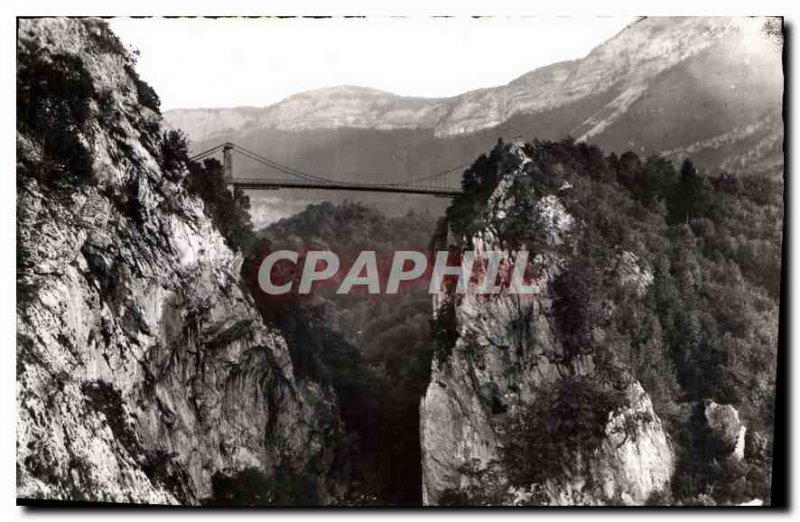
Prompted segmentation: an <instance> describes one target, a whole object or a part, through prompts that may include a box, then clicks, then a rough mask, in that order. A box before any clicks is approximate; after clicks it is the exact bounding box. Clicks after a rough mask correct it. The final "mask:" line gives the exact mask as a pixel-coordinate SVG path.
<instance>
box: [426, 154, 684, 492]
mask: <svg viewBox="0 0 800 522" xmlns="http://www.w3.org/2000/svg"><path fill="white" fill-rule="evenodd" d="M495 153H498V149H496V151H495V152H493V154H495ZM499 155H500V159H499V160H498V165H500V167H499V169H500V172H499V173H498V175H499V182H498V184H497V188H496V189H495V190H494V192H493V194H492V195H491V197H490V198H489V202H488V207H487V208H486V209H485V211H484V212H483V214H482V215H481V216H480V217H478V218H476V222H479V223H483V225H481V226H478V227H477V228H478V232H477V233H475V235H474V236H473V237H471V238H458V237H451V238H450V244H451V245H453V244H455V245H462V247H463V245H464V244H469V245H471V248H473V249H474V250H475V251H476V256H478V257H480V255H481V253H482V252H485V251H487V250H505V249H506V248H507V247H504V246H503V242H502V241H500V238H499V236H498V230H501V229H502V228H503V227H504V226H506V225H505V221H506V220H508V219H512V216H514V215H515V214H518V209H519V208H520V207H524V208H530V209H533V210H532V213H533V214H534V215H531V216H529V221H530V222H534V223H539V224H540V225H541V227H542V229H543V231H544V234H543V237H544V239H543V241H544V247H543V248H542V249H540V250H537V251H535V252H533V253H534V254H535V261H534V266H535V267H536V268H535V270H536V273H537V276H536V278H535V292H534V293H533V294H532V295H519V294H510V293H507V292H503V293H501V294H500V295H499V296H491V297H489V298H487V297H486V296H482V295H479V294H477V293H476V292H475V287H474V282H473V283H471V286H470V289H468V291H467V292H466V294H464V295H451V294H449V293H442V294H440V295H437V296H435V298H434V306H435V309H437V310H439V317H438V318H437V321H442V320H447V318H445V317H444V314H445V313H444V312H443V311H444V310H446V309H447V307H448V306H450V307H452V308H451V310H452V314H451V321H452V325H451V326H452V327H453V328H454V329H455V330H456V331H457V340H456V341H455V342H454V343H453V344H452V345H451V346H445V347H444V348H443V347H441V346H437V348H436V351H437V355H436V357H435V360H434V363H433V370H432V376H431V381H430V385H429V386H428V389H427V392H426V394H425V396H424V398H423V399H422V402H421V405H420V415H421V428H420V430H421V435H420V436H421V447H422V452H423V463H422V465H423V495H424V498H423V501H424V503H425V504H440V503H452V502H453V501H454V499H456V501H458V499H459V498H461V499H462V500H461V501H466V502H468V503H470V504H550V505H575V504H577V505H596V504H610V503H623V504H643V503H645V502H646V501H647V500H648V498H650V496H651V495H653V494H654V493H657V492H659V491H661V490H663V489H665V488H666V487H667V486H668V484H669V480H670V477H671V475H672V473H673V468H674V464H673V461H674V456H673V450H672V447H671V443H670V441H669V439H668V436H667V434H666V432H665V430H664V428H663V427H662V424H661V421H660V419H659V418H658V416H657V415H656V413H655V411H654V409H653V405H652V403H651V400H650V398H649V397H648V395H647V393H646V392H645V391H644V390H643V389H642V387H641V385H640V384H639V383H638V382H637V381H636V380H635V379H633V378H631V377H630V376H628V375H626V374H625V372H624V371H623V370H621V369H619V368H616V367H613V364H612V365H611V366H610V367H609V363H608V362H607V361H601V360H599V359H598V358H597V357H596V356H595V355H594V354H592V353H577V354H574V353H570V352H571V348H570V347H569V346H567V343H566V342H565V340H564V339H563V337H562V336H561V335H560V334H559V333H558V332H557V328H556V327H554V318H553V315H554V313H553V299H552V295H553V288H554V285H556V284H557V283H556V280H557V279H558V277H559V275H560V274H562V273H563V272H564V271H565V269H566V267H567V266H568V264H569V262H570V255H571V254H570V252H574V251H575V249H574V246H573V245H574V243H575V241H576V237H577V235H578V233H579V231H580V229H581V227H582V226H583V224H582V223H581V222H580V220H579V219H577V218H575V217H574V216H571V215H570V214H569V213H568V211H567V210H566V205H564V204H563V203H562V199H563V198H567V197H568V192H569V191H570V190H571V187H570V186H568V184H564V185H563V186H562V187H561V188H560V189H558V190H556V191H555V194H548V195H544V194H542V193H537V192H536V191H534V190H533V189H531V188H525V189H523V191H522V192H519V191H515V185H516V181H517V180H519V179H521V178H522V177H524V176H525V175H526V174H528V173H529V172H526V169H527V168H528V164H529V163H530V159H529V158H528V157H527V156H526V154H525V152H524V151H523V148H522V147H521V146H519V145H517V144H512V145H505V146H499ZM522 185H523V186H527V185H525V184H524V183H523V184H522ZM525 198H529V200H528V201H522V200H523V199H525ZM531 203H532V204H531ZM443 246H444V245H439V248H442V247H443ZM521 248H527V246H525V245H523V246H522V247H521ZM610 269H611V270H614V271H616V273H617V276H616V278H615V279H616V280H617V281H618V285H619V288H620V291H621V292H626V294H625V295H626V298H629V299H632V300H636V299H639V298H640V297H641V295H642V293H643V291H642V287H646V286H647V285H649V284H650V283H651V282H652V274H651V273H650V269H649V268H648V267H646V266H640V262H639V261H638V260H637V258H636V256H635V255H633V254H632V253H623V254H621V255H620V256H619V259H618V260H617V261H615V262H614V263H612V266H611V268H610ZM592 335H594V336H601V335H602V332H601V331H599V330H597V331H594V332H592ZM612 390H613V391H612ZM562 395H563V397H565V398H567V400H568V401H569V400H570V398H572V400H573V402H576V403H577V404H573V406H570V407H569V408H573V409H569V408H568V409H567V410H566V411H567V412H566V413H560V414H559V415H560V417H559V418H560V421H563V422H565V423H568V422H570V421H575V422H576V423H577V428H575V429H577V430H585V431H587V432H593V433H594V435H593V437H594V443H592V444H589V445H584V446H581V445H580V444H579V445H577V446H570V445H569V443H568V442H567V440H566V437H568V436H573V435H576V433H575V432H574V430H573V432H567V433H564V436H565V438H564V440H563V441H559V440H550V441H546V440H544V439H545V438H546V437H547V433H546V432H547V430H546V429H544V430H543V431H541V432H537V431H536V430H537V429H540V428H541V426H538V427H537V424H536V423H537V421H536V420H535V419H537V418H540V417H541V415H540V417H535V415H534V414H535V413H536V412H540V413H542V414H543V415H544V416H545V417H546V416H547V415H549V412H550V410H549V409H550V408H551V407H555V405H557V404H559V403H557V402H553V401H557V400H560V399H559V398H560V397H562ZM611 396H613V397H615V398H614V399H613V400H609V403H608V404H601V403H603V401H605V400H606V397H611ZM584 409H586V410H587V411H594V412H597V413H596V414H595V413H592V414H588V415H589V416H588V417H583V416H582V415H584V414H583V413H576V412H577V411H578V410H584ZM532 411H533V412H534V414H531V413H530V412H532ZM526 415H527V417H526ZM571 415H575V416H576V417H575V418H568V417H570V416H571ZM518 419H534V420H529V421H519V420H518ZM586 419H594V424H595V425H587V424H590V422H589V421H587V420H586ZM515 422H518V424H517V428H516V431H515V428H514V423H515ZM520 422H521V423H520ZM536 433H539V434H540V435H541V436H542V439H541V445H539V440H537V439H536V437H537V436H538V435H536ZM515 436H521V437H522V438H529V437H530V438H531V440H530V441H528V442H524V441H520V440H514V437H515ZM545 445H547V446H545ZM526 448H527V449H526ZM542 448H547V449H546V450H545V449H542ZM517 450H519V451H517ZM526 452H527V453H530V455H528V454H525V453H526ZM555 453H559V454H561V455H563V458H562V456H555ZM536 455H538V457H536V458H539V459H541V461H539V462H536V461H534V462H530V460H531V459H532V458H534V456H536ZM553 458H555V459H558V460H559V462H558V463H556V464H554V463H548V462H544V461H545V460H549V459H553ZM521 467H526V468H528V467H529V468H530V469H529V470H528V471H527V472H525V473H522V472H521V471H520V469H518V468H521ZM531 477H535V478H531ZM464 495H466V500H465V499H464Z"/></svg>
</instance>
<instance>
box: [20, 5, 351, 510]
mask: <svg viewBox="0 0 800 522" xmlns="http://www.w3.org/2000/svg"><path fill="white" fill-rule="evenodd" d="M18 58H19V60H20V63H21V64H23V65H20V67H26V68H27V69H25V70H24V71H22V73H21V74H22V76H23V77H25V78H32V79H31V83H30V85H31V86H33V87H30V88H31V89H34V90H36V89H38V91H36V92H47V89H48V85H49V86H50V87H53V86H55V88H58V89H61V90H60V91H58V92H57V95H56V96H55V97H54V98H53V99H41V98H40V99H38V100H37V101H38V102H39V103H40V104H42V106H45V107H50V109H49V110H50V111H52V112H51V113H50V114H53V113H56V112H55V111H57V110H61V108H60V107H61V106H58V105H57V104H58V103H62V101H61V100H70V96H71V95H74V96H75V99H74V100H72V101H71V102H70V103H72V105H71V106H70V111H69V112H68V113H61V114H60V117H61V119H59V120H58V121H57V122H55V123H54V124H53V125H60V127H58V129H59V130H60V131H63V133H64V134H63V135H58V136H56V135H54V133H53V132H51V133H50V134H49V135H45V136H42V135H41V131H42V128H41V127H37V126H36V123H37V122H39V121H46V120H43V119H41V117H38V116H37V118H39V119H35V118H33V117H31V118H29V120H30V121H28V120H26V121H28V126H24V125H23V126H22V127H21V129H20V132H19V133H18V141H17V143H18V170H17V172H18V178H17V180H18V181H17V190H18V195H17V210H18V221H17V249H18V267H17V285H18V286H17V287H18V303H17V339H18V341H17V415H18V417H17V495H18V496H19V497H22V498H34V499H35V498H44V499H54V500H59V499H60V500H92V501H108V502H135V503H140V502H141V503H145V502H146V503H155V504H162V503H163V504H173V503H184V504H195V503H198V502H199V501H200V500H201V499H203V498H205V497H208V496H209V495H210V494H211V493H212V491H211V478H212V476H213V475H214V474H215V473H216V472H223V473H234V472H236V471H239V470H242V469H243V468H246V467H256V468H258V469H260V470H262V471H263V472H264V473H265V474H267V475H269V474H270V473H272V470H273V468H274V467H275V466H277V465H281V466H284V467H286V468H288V469H292V470H294V471H296V472H298V473H302V472H303V471H304V470H305V469H306V465H307V464H309V463H310V462H312V461H313V462H314V465H315V466H317V467H318V468H319V467H320V466H321V467H322V468H324V466H325V465H326V464H329V463H330V459H331V454H330V450H329V448H330V444H329V440H330V438H331V437H333V436H335V435H336V434H337V431H338V430H339V421H338V417H337V407H336V400H335V397H334V395H333V393H332V392H331V391H330V389H327V388H323V387H321V386H319V385H317V384H315V383H314V382H312V381H309V380H304V381H299V380H295V378H294V375H293V370H292V363H291V360H290V357H289V351H288V347H287V344H286V341H285V340H284V339H283V338H282V337H281V335H280V334H279V333H278V332H276V331H274V330H272V329H271V328H269V327H268V326H266V325H265V324H264V323H263V322H262V320H261V317H260V316H259V314H258V313H257V311H256V310H255V308H254V307H253V305H252V302H251V300H250V298H249V296H248V295H247V293H246V292H245V291H244V290H243V289H242V288H241V287H240V283H239V265H240V264H241V260H240V259H239V258H238V257H237V255H235V254H234V253H233V252H232V251H231V250H230V249H229V248H228V247H227V246H226V244H225V242H224V240H223V238H222V236H221V235H220V234H219V232H218V231H217V230H216V229H215V228H214V226H213V225H212V223H211V221H210V220H209V218H208V217H207V216H206V215H205V214H204V210H203V205H202V203H201V202H200V201H199V200H198V199H196V198H194V197H191V196H190V195H189V194H188V193H187V192H186V190H185V189H184V187H183V183H182V178H183V177H184V176H185V175H186V171H185V168H177V169H173V170H172V171H167V170H165V168H164V167H163V166H162V165H161V164H160V163H159V154H158V144H159V143H160V141H159V140H160V130H159V128H160V116H159V115H158V113H157V112H156V111H154V110H152V106H153V102H152V100H149V101H148V100H146V99H145V98H146V96H147V95H148V91H147V90H146V89H147V88H146V86H145V85H144V84H142V83H141V81H140V80H138V78H137V77H136V75H135V72H133V71H134V70H133V65H134V64H133V61H132V59H131V57H130V56H129V55H128V54H127V53H126V52H125V51H124V49H123V48H122V46H121V44H120V43H119V41H118V40H116V38H115V37H114V36H113V35H112V34H110V31H109V30H108V28H107V26H106V25H105V23H103V22H99V21H96V20H78V19H26V20H20V21H19V43H18ZM63 63H69V64H70V66H69V67H67V68H62V67H61V64H63ZM37 67H38V69H37ZM39 70H50V71H51V74H52V76H50V77H48V80H41V79H40V78H35V77H33V76H25V75H34V76H35V72H31V71H39ZM59 75H60V76H59ZM52 78H56V79H58V81H59V82H61V83H55V82H56V80H53V79H52ZM76 79H77V80H76ZM43 81H49V82H50V84H42V82H43ZM37 82H38V83H37ZM43 85H44V86H43ZM70 89H72V91H70ZM82 96H83V97H82ZM48 103H51V104H52V105H47V104H48ZM64 103H66V102H64ZM148 106H149V107H150V108H148ZM78 109H80V110H78ZM56 114H57V115H58V114H59V113H56ZM70 118H72V119H70ZM31 122H33V123H31ZM68 138H69V139H73V143H74V146H73V148H72V149H70V150H68V151H66V152H64V151H63V150H61V149H54V148H53V147H54V146H53V142H54V141H55V140H57V139H68ZM48 140H50V141H49V143H48ZM54 151H55V152H54ZM81 151H85V155H83V156H81ZM56 153H62V156H63V157H66V158H67V159H68V160H69V161H74V162H78V161H79V160H80V159H81V158H83V163H81V165H82V166H83V167H84V168H83V171H82V172H78V169H76V168H75V165H73V164H70V165H69V166H68V168H66V169H62V170H59V169H61V167H62V165H59V164H58V159H59V158H58V157H54V155H55V156H58V154H56ZM76 158H77V159H76ZM76 164H77V163H76ZM322 468H320V469H322ZM321 475H322V474H320V476H321ZM318 493H319V494H320V495H323V496H324V495H325V494H326V491H325V484H324V478H323V479H322V480H321V481H320V483H319V484H318Z"/></svg>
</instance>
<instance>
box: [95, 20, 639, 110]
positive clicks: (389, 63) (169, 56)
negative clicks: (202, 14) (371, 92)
mask: <svg viewBox="0 0 800 522" xmlns="http://www.w3.org/2000/svg"><path fill="white" fill-rule="evenodd" d="M631 21H632V19H631V18H612V17H559V18H555V17H494V18H481V19H474V18H469V17H456V18H423V17H412V18H369V19H343V18H336V19H323V20H313V19H272V18H258V19H242V18H228V19H201V18H195V19H190V18H182V19H163V18H148V19H131V18H117V19H114V20H112V21H111V27H112V28H113V29H114V31H115V32H116V33H117V34H118V35H119V36H120V38H121V39H122V40H123V42H125V43H126V44H128V45H130V46H132V47H134V48H136V49H139V51H140V53H141V55H140V57H139V64H138V67H137V69H138V71H139V74H140V75H141V76H142V78H143V79H144V80H146V81H147V82H148V83H150V84H151V85H152V86H153V87H155V89H156V91H157V92H158V94H159V96H160V97H161V102H162V109H163V110H169V109H175V108H190V107H234V106H240V105H255V106H263V105H269V104H272V103H275V102H277V101H280V100H281V99H283V98H285V97H286V96H289V95H291V94H295V93H297V92H302V91H307V90H311V89H317V88H321V87H331V86H334V85H361V86H365V87H375V88H378V89H383V90H386V91H390V92H393V93H396V94H401V95H406V96H426V97H439V96H453V95H456V94H460V93H462V92H465V91H468V90H471V89H477V88H480V87H490V86H493V85H501V84H504V83H507V82H509V81H510V80H513V79H514V78H516V77H517V76H520V75H522V74H524V73H526V72H528V71H530V70H533V69H535V68H537V67H540V66H543V65H547V64H550V63H553V62H557V61H562V60H570V59H576V58H582V57H583V56H585V55H586V54H587V53H588V52H589V51H590V50H591V49H592V48H593V47H595V46H596V45H598V44H599V43H601V42H603V41H604V40H607V39H608V38H610V37H612V36H614V35H615V34H616V33H617V32H619V31H620V30H621V29H622V28H623V27H624V26H625V25H627V24H628V23H630V22H631Z"/></svg>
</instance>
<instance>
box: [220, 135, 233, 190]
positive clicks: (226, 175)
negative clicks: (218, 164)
mask: <svg viewBox="0 0 800 522" xmlns="http://www.w3.org/2000/svg"><path fill="white" fill-rule="evenodd" d="M233 149H234V145H233V143H231V142H229V141H226V142H225V144H224V145H223V146H222V179H223V180H225V188H227V189H228V191H229V192H230V193H231V194H233V187H234V185H233V154H232V151H233Z"/></svg>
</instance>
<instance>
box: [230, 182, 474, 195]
mask: <svg viewBox="0 0 800 522" xmlns="http://www.w3.org/2000/svg"><path fill="white" fill-rule="evenodd" d="M225 181H226V183H228V184H230V185H233V186H235V187H238V188H241V189H248V190H279V189H282V188H287V189H322V190H350V191H355V192H390V193H395V194H424V195H428V196H437V197H445V198H452V197H454V196H457V195H458V194H461V191H460V190H453V189H445V188H442V189H437V188H422V187H420V188H415V187H404V186H392V185H380V184H375V183H313V182H300V181H298V182H294V181H270V180H263V179H262V180H259V179H235V178H234V179H226V180H225Z"/></svg>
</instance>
